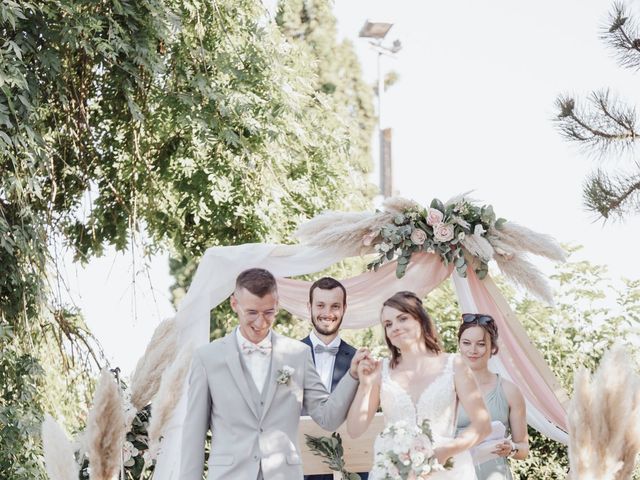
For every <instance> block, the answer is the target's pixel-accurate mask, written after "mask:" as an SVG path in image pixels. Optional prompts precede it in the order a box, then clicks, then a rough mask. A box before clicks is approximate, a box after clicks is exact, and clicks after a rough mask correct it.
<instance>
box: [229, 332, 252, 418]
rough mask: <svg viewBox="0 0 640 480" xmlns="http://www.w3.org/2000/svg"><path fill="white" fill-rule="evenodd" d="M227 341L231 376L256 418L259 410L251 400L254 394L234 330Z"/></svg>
mask: <svg viewBox="0 0 640 480" xmlns="http://www.w3.org/2000/svg"><path fill="white" fill-rule="evenodd" d="M226 343H227V352H226V355H225V361H226V362H227V366H228V367H229V370H230V371H231V378H233V380H234V382H236V385H237V386H238V389H239V390H240V392H241V393H242V398H244V401H245V402H246V403H247V405H248V406H249V408H250V409H251V411H252V412H253V414H254V415H255V417H256V418H258V412H257V411H256V407H255V405H254V402H253V401H252V400H251V398H252V395H251V391H250V390H249V385H248V384H247V376H246V375H245V373H244V370H243V369H242V365H241V364H240V352H239V351H238V344H237V343H238V342H237V340H236V333H235V330H234V332H233V333H232V334H231V335H229V336H228V337H227V339H226Z"/></svg>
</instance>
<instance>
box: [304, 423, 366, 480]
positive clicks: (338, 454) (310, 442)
mask: <svg viewBox="0 0 640 480" xmlns="http://www.w3.org/2000/svg"><path fill="white" fill-rule="evenodd" d="M305 437H306V440H305V442H306V444H307V447H309V450H311V451H312V452H313V453H314V454H315V455H318V456H320V457H324V459H325V460H323V462H324V463H326V464H327V465H329V468H330V469H331V470H333V471H334V472H340V474H341V475H342V478H343V479H344V480H360V475H358V474H357V473H353V472H348V471H347V469H346V468H345V462H344V448H343V447H342V438H341V437H340V434H339V433H336V432H333V433H332V434H331V436H330V437H314V436H313V435H307V434H305Z"/></svg>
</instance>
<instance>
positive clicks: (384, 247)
mask: <svg viewBox="0 0 640 480" xmlns="http://www.w3.org/2000/svg"><path fill="white" fill-rule="evenodd" d="M378 250H380V251H381V252H383V253H387V252H388V251H389V250H391V245H389V244H388V243H384V242H382V243H381V244H380V245H378Z"/></svg>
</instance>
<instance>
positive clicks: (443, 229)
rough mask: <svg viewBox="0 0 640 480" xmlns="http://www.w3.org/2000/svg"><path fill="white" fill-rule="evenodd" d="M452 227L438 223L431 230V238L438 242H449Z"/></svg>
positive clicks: (451, 237) (451, 235) (451, 236)
mask: <svg viewBox="0 0 640 480" xmlns="http://www.w3.org/2000/svg"><path fill="white" fill-rule="evenodd" d="M453 234H454V232H453V225H448V224H444V223H440V224H438V225H436V226H435V227H434V228H433V238H435V239H436V241H438V242H449V241H451V240H452V239H453Z"/></svg>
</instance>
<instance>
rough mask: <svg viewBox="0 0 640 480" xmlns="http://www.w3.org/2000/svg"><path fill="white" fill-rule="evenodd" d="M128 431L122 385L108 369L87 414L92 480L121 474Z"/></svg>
mask: <svg viewBox="0 0 640 480" xmlns="http://www.w3.org/2000/svg"><path fill="white" fill-rule="evenodd" d="M126 433H127V432H126V427H125V417H124V409H123V405H122V398H121V397H120V388H119V387H118V385H116V382H115V380H114V378H113V376H112V375H111V373H110V372H109V370H107V369H105V370H103V371H102V374H101V375H100V381H99V383H98V387H97V388H96V393H95V395H94V397H93V407H92V408H91V410H90V411H89V415H88V416H87V447H88V452H89V462H90V465H91V480H111V478H112V477H113V476H114V475H116V474H117V473H118V469H119V467H120V461H121V458H122V446H123V444H124V440H125V435H126Z"/></svg>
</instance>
